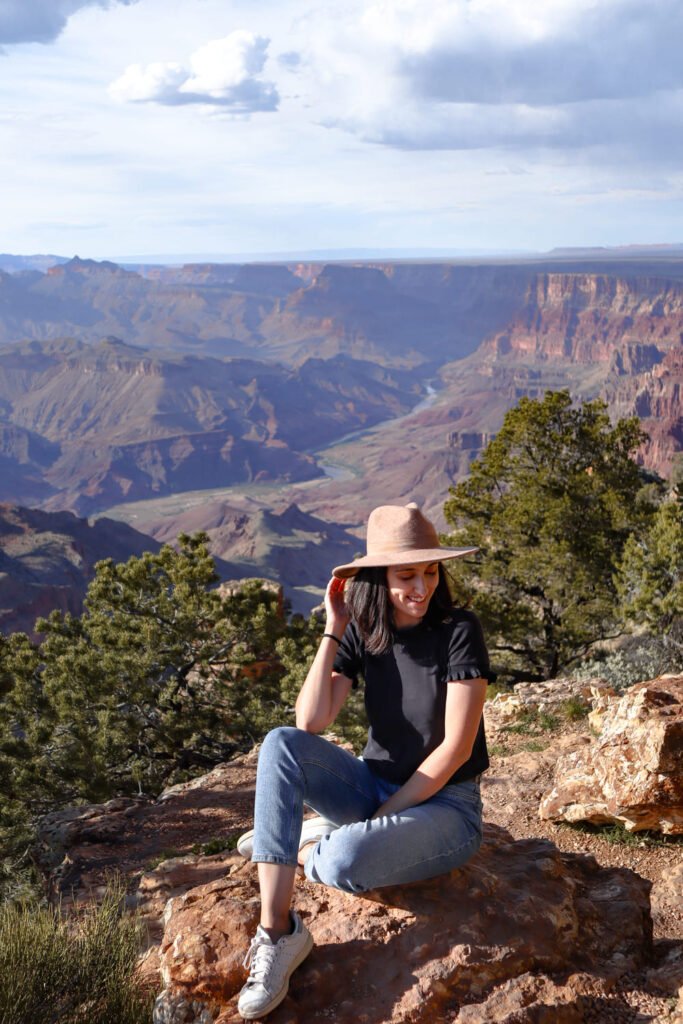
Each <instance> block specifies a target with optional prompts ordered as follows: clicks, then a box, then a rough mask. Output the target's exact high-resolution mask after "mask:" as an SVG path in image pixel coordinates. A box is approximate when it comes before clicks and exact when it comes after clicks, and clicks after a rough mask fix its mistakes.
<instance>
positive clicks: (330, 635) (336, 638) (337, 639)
mask: <svg viewBox="0 0 683 1024" xmlns="http://www.w3.org/2000/svg"><path fill="white" fill-rule="evenodd" d="M326 636H329V638H330V640H336V641H337V643H338V644H340V643H341V640H340V639H339V637H338V636H335V635H334V633H323V639H324V638H325V637H326Z"/></svg>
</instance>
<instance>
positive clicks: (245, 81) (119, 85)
mask: <svg viewBox="0 0 683 1024" xmlns="http://www.w3.org/2000/svg"><path fill="white" fill-rule="evenodd" d="M269 42H270V40H269V39H267V38H266V37H264V36H257V35H255V34H254V33H253V32H247V31H246V30H244V29H239V30H237V31H234V32H231V33H230V34H229V35H227V36H225V37H224V38H222V39H213V40H211V42H208V43H206V44H205V45H204V46H200V47H199V49H197V50H195V52H194V53H193V54H192V55H191V56H190V59H189V65H190V66H189V68H187V67H184V66H183V65H181V64H178V63H175V62H158V63H154V64H147V65H141V64H131V65H129V67H127V68H126V70H125V71H124V73H123V74H122V75H121V77H120V78H118V79H117V80H116V81H115V82H112V84H111V85H110V87H109V92H110V95H112V96H113V97H114V98H115V99H117V100H121V101H124V102H132V103H161V104H164V105H165V106H181V105H184V104H188V103H201V104H205V105H209V106H215V107H221V108H227V109H228V110H230V111H231V112H232V113H236V114H251V113H255V112H256V111H268V110H277V108H278V104H279V98H280V97H279V94H278V91H277V88H276V87H275V85H274V84H273V83H272V82H268V81H264V80H263V79H261V78H259V77H258V76H259V75H260V74H261V72H262V71H263V68H264V66H265V63H266V58H267V51H268V44H269Z"/></svg>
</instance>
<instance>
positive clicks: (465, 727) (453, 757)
mask: <svg viewBox="0 0 683 1024" xmlns="http://www.w3.org/2000/svg"><path fill="white" fill-rule="evenodd" d="M447 685H448V689H447V691H446V712H445V730H446V734H445V736H444V739H443V742H442V743H440V744H439V746H438V747H437V748H436V749H435V750H433V751H432V752H431V754H429V755H428V756H427V757H426V758H425V759H424V761H423V762H422V764H421V765H420V767H419V768H418V769H417V770H416V771H414V772H413V774H412V775H411V776H410V778H409V779H408V781H407V782H406V783H404V785H402V786H401V788H400V789H397V790H396V792H395V793H394V794H392V796H390V797H389V799H388V800H385V802H384V803H383V804H382V805H381V806H380V807H378V808H377V810H376V811H375V813H374V814H373V818H381V817H382V816H383V815H385V814H397V813H398V812H399V811H404V810H405V809H406V807H414V806H415V805H416V804H421V803H422V802H423V801H424V800H428V799H429V798H430V796H433V795H434V794H435V793H436V792H437V791H438V790H439V789H441V787H442V786H445V785H446V783H447V782H448V780H449V778H450V777H451V775H453V773H454V772H455V771H457V769H458V768H459V767H460V765H461V764H464V763H465V761H466V760H467V759H468V757H469V756H470V755H471V753H472V747H473V746H474V741H475V739H476V736H477V730H478V728H479V722H480V720H481V714H482V711H483V708H484V699H485V697H486V680H485V679H458V680H451V681H450V682H449V683H448V684H447Z"/></svg>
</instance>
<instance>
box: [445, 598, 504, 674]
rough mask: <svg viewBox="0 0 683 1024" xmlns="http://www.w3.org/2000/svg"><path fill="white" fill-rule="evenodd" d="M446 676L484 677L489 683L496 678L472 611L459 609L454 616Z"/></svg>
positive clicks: (482, 636) (478, 624) (477, 621)
mask: <svg viewBox="0 0 683 1024" xmlns="http://www.w3.org/2000/svg"><path fill="white" fill-rule="evenodd" d="M447 678H448V679H449V680H451V679H486V680H488V682H489V683H493V682H495V681H496V679H497V678H498V676H497V673H495V672H493V671H492V669H491V665H490V663H489V652H488V650H487V648H486V641H485V640H484V633H483V630H482V628H481V623H480V621H479V619H478V618H477V616H476V615H475V614H474V612H471V611H465V610H464V609H461V610H460V611H459V612H458V613H457V615H456V616H454V621H453V624H452V631H451V635H450V638H449V642H448V658H447Z"/></svg>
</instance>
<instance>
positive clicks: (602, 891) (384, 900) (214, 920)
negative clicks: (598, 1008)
mask: <svg viewBox="0 0 683 1024" xmlns="http://www.w3.org/2000/svg"><path fill="white" fill-rule="evenodd" d="M649 889H650V883H649V882H647V881H646V880H645V879H642V878H640V877H639V876H638V875H636V874H635V873H634V872H632V871H629V870H627V869H614V868H601V867H600V865H599V864H598V863H597V861H596V860H595V859H594V858H593V857H590V856H582V855H576V854H574V855H572V854H562V853H560V852H559V850H558V849H557V848H556V847H555V846H554V845H553V844H552V843H551V842H549V841H547V840H543V839H531V840H521V841H515V840H514V839H513V838H512V836H511V835H510V834H509V833H508V832H506V831H505V830H504V829H501V828H498V827H496V826H487V827H486V831H485V841H484V844H483V846H482V848H481V850H480V851H479V853H478V854H477V855H476V856H475V857H474V858H473V859H472V860H471V861H470V862H469V863H468V864H467V865H465V866H464V867H463V868H461V869H459V870H458V871H454V872H451V873H450V874H448V875H443V876H441V877H439V878H435V879H433V880H431V881H429V882H424V883H419V884H414V885H409V886H400V887H394V888H388V889H383V890H381V891H375V892H371V893H367V894H365V895H363V896H360V897H359V896H349V895H347V894H345V893H342V892H338V891H336V890H332V889H328V888H324V887H322V886H317V885H313V884H311V883H309V882H308V881H306V880H305V879H299V880H298V883H297V888H296V892H295V900H294V902H295V906H296V908H297V910H299V912H300V913H301V914H302V916H303V918H304V919H305V920H306V923H307V925H308V927H309V928H310V929H311V932H312V934H313V937H314V939H315V943H316V945H315V948H314V950H313V952H312V953H311V955H310V957H309V958H308V960H306V962H305V963H304V964H303V965H302V967H301V968H300V969H299V970H298V971H296V972H295V974H294V975H293V977H292V982H291V987H290V994H289V995H288V996H287V998H286V999H285V1001H284V1003H282V1004H281V1006H280V1007H279V1008H278V1009H277V1010H275V1011H274V1012H273V1013H272V1014H271V1015H270V1016H269V1021H271V1022H272V1024H304V1022H306V1024H313V1022H315V1021H329V1020H330V1019H332V1020H334V1021H335V1022H337V1024H344V1022H347V1021H348V1022H351V1021H353V1022H354V1024H355V1022H357V1021H362V1022H366V1024H379V1022H383V1024H399V1022H401V1024H404V1022H405V1024H407V1022H411V1024H422V1022H424V1024H428V1022H429V1024H432V1022H434V1021H444V1022H445V1021H449V1022H451V1021H452V1022H457V1024H465V1022H467V1024H474V1022H484V1021H509V1022H512V1021H513V1020H514V1021H515V1022H522V1021H529V1022H530V1021H540V1020H550V1019H552V1020H553V1021H557V1022H563V1021H568V1022H569V1021H578V1020H583V1019H585V1015H584V1010H585V1009H586V1007H587V1005H588V1004H589V1003H590V1004H591V1005H593V1004H594V1003H595V1001H596V1000H597V1001H599V1000H600V999H601V998H602V996H605V995H607V994H608V993H609V992H610V991H611V989H613V988H614V986H615V985H616V984H617V983H618V981H619V979H620V978H621V977H622V976H623V975H624V974H626V973H627V972H628V971H631V970H634V969H637V968H638V967H640V966H641V964H642V963H643V961H644V959H645V958H646V957H647V956H648V953H649V951H650V948H651V927H652V926H651V919H650V910H649ZM258 911H259V901H258V888H257V880H256V871H255V868H254V867H253V866H252V865H251V864H247V863H242V864H236V865H234V866H233V868H232V869H231V872H230V875H229V877H227V878H220V879H216V880H214V881H213V882H209V883H208V884H206V885H201V886H198V887H196V888H194V889H191V890H190V891H189V892H187V893H185V894H183V895H182V896H178V897H176V898H174V899H171V900H170V901H169V902H168V904H167V906H166V913H165V920H166V925H165V931H164V937H163V941H162V944H161V949H160V958H161V973H162V978H163V980H164V984H165V988H164V991H163V992H162V994H161V995H160V996H159V997H158V999H157V1004H156V1008H155V1015H154V1020H155V1024H210V1022H215V1024H233V1022H235V1024H236V1022H238V1021H239V1020H241V1018H240V1016H239V1014H238V1013H237V1010H236V996H237V993H238V992H239V989H240V988H241V986H242V984H243V983H244V980H245V976H246V972H245V971H244V969H243V967H242V959H243V957H244V954H245V951H246V949H247V947H248V944H249V939H250V937H251V935H252V934H253V931H254V929H255V927H256V924H257V921H258ZM550 997H551V1003H552V1018H550V1017H548V1016H543V1014H544V1013H545V1011H548V1010H549V1009H550V1006H549V1004H548V999H549V998H550Z"/></svg>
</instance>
